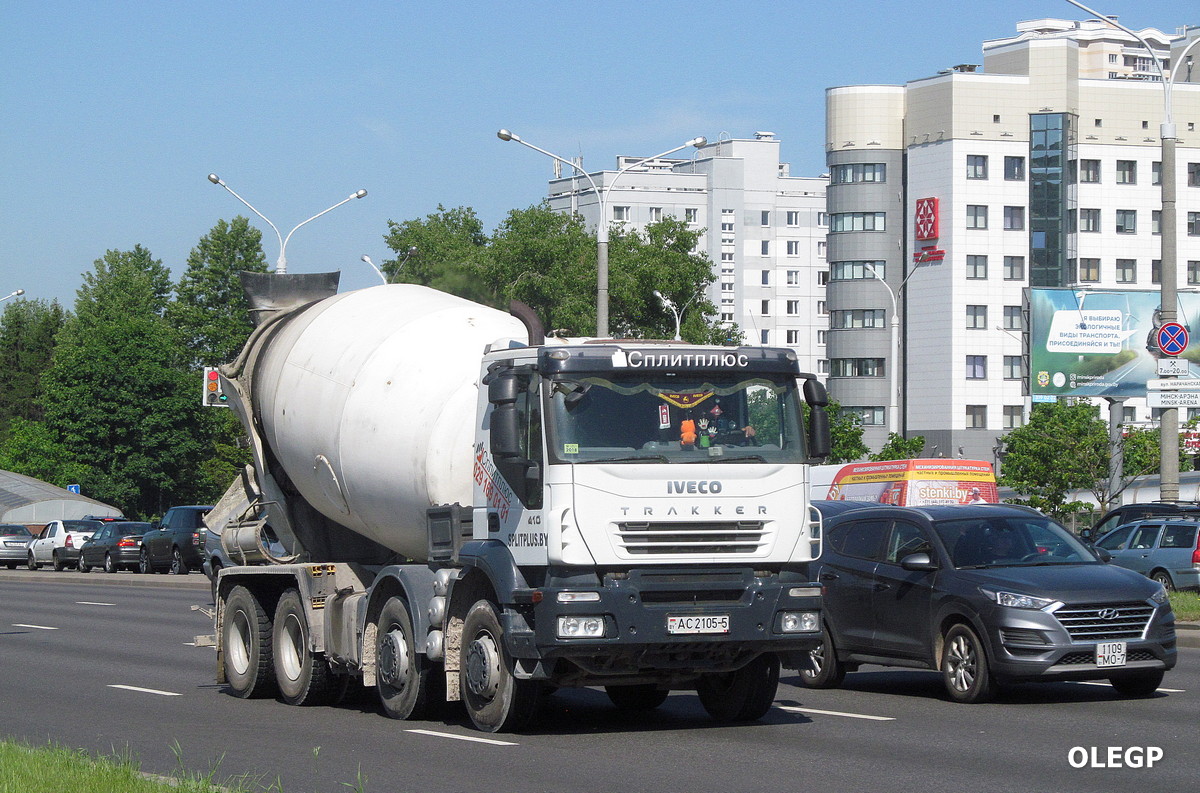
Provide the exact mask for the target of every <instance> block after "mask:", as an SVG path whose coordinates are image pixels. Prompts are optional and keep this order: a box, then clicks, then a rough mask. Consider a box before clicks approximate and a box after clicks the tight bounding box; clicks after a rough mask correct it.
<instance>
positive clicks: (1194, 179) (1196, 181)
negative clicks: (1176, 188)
mask: <svg viewBox="0 0 1200 793" xmlns="http://www.w3.org/2000/svg"><path fill="white" fill-rule="evenodd" d="M1187 174H1188V175H1187V183H1188V187H1200V162H1189V163H1188V164H1187Z"/></svg>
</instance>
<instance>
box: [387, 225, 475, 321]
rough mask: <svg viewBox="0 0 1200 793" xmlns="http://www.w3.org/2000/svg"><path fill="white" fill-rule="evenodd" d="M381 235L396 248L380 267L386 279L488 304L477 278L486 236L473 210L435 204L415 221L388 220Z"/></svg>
mask: <svg viewBox="0 0 1200 793" xmlns="http://www.w3.org/2000/svg"><path fill="white" fill-rule="evenodd" d="M383 239H384V242H386V243H387V246H388V247H389V248H391V249H392V250H393V251H395V252H396V258H394V259H385V260H384V262H383V263H382V264H381V265H380V269H381V270H382V271H383V273H384V275H385V276H386V277H387V279H388V281H389V282H390V283H406V284H420V285H422V286H430V287H433V288H434V289H440V290H442V291H443V292H449V293H451V294H456V295H459V296H460V297H466V298H467V299H469V300H475V301H476V302H482V303H490V302H492V296H491V295H490V294H489V293H488V292H486V291H485V290H481V288H480V283H479V280H478V277H477V272H478V270H479V267H480V265H481V262H482V260H483V259H484V258H485V257H486V256H487V244H488V236H487V234H486V233H485V232H484V230H483V221H481V220H480V219H479V217H478V216H477V215H476V214H475V210H474V209H471V208H470V207H455V208H454V209H446V207H444V206H442V205H441V204H438V208H437V211H436V212H434V213H432V214H430V215H427V216H426V217H424V218H422V219H419V220H405V221H403V222H401V223H396V222H395V221H392V220H389V221H388V233H387V234H385V235H384V238H383Z"/></svg>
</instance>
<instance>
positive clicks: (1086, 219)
mask: <svg viewBox="0 0 1200 793" xmlns="http://www.w3.org/2000/svg"><path fill="white" fill-rule="evenodd" d="M1079 230H1080V231H1100V210H1099V209H1081V210H1079Z"/></svg>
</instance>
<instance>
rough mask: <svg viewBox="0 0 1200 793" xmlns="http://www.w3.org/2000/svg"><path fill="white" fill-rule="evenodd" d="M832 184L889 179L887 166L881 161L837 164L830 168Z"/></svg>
mask: <svg viewBox="0 0 1200 793" xmlns="http://www.w3.org/2000/svg"><path fill="white" fill-rule="evenodd" d="M829 181H830V183H831V184H854V183H855V182H884V181H887V166H886V165H884V164H883V163H881V162H854V163H846V164H844V165H835V166H833V167H832V168H830V169H829Z"/></svg>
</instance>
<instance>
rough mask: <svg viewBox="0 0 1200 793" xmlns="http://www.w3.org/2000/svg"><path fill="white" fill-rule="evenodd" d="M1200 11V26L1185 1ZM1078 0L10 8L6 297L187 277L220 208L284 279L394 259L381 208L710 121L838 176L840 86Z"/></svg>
mask: <svg viewBox="0 0 1200 793" xmlns="http://www.w3.org/2000/svg"><path fill="white" fill-rule="evenodd" d="M1100 3H1101V0H1096V2H1095V3H1093V4H1091V5H1093V7H1096V8H1097V9H1098V10H1100V11H1103V12H1104V13H1109V14H1118V15H1119V16H1120V19H1121V22H1122V23H1123V24H1126V25H1129V26H1131V27H1134V28H1136V29H1140V28H1145V27H1157V28H1160V29H1163V30H1166V31H1168V32H1173V31H1174V30H1175V29H1176V27H1178V26H1180V25H1183V24H1187V23H1190V24H1200V14H1197V13H1195V12H1192V11H1189V10H1188V4H1187V3H1180V2H1179V0H1171V2H1160V1H1159V0H1139V2H1133V1H1132V0H1108V2H1106V3H1104V4H1103V5H1101V4H1100ZM1188 14H1190V15H1191V17H1192V18H1190V19H1188V18H1186V16H1185V15H1188ZM1041 17H1060V18H1071V19H1079V18H1082V17H1083V12H1081V11H1078V10H1077V9H1075V8H1074V7H1073V6H1071V5H1069V4H1068V3H1066V2H1064V0H1037V2H1034V1H1033V0H1008V1H1006V2H992V1H991V0H987V1H984V2H979V1H978V0H976V2H969V1H967V0H910V2H907V3H900V2H886V3H885V2H877V1H875V0H843V1H842V2H829V3H824V2H821V3H817V2H799V1H795V2H769V3H767V2H743V3H730V2H708V0H689V2H674V0H671V1H669V2H666V1H663V0H660V1H659V2H652V3H628V2H576V1H575V0H559V2H541V1H540V0H532V1H530V0H527V1H526V2H521V3H516V2H481V1H479V0H476V1H475V2H471V1H470V0H468V2H460V3H436V2H425V3H413V2H407V1H406V0H394V1H393V2H375V0H361V1H360V2H355V3H330V2H323V3H317V2H308V1H307V0H293V2H271V1H262V2H236V3H235V2H224V0H218V1H209V0H199V1H198V2H191V3H182V2H174V0H160V1H158V2H149V1H148V0H140V1H139V0H130V1H129V2H84V1H83V0H75V2H59V0H7V2H5V3H3V6H2V8H0V74H3V79H0V151H2V152H3V159H4V166H3V181H2V182H0V295H3V294H7V293H9V292H10V291H12V290H13V289H16V288H18V287H20V288H23V289H25V290H26V292H27V296H28V297H31V298H45V299H57V300H59V301H60V302H62V303H63V304H64V305H65V306H67V307H70V306H72V305H73V303H74V298H75V291H76V289H77V288H78V287H79V284H80V274H81V273H83V272H85V271H89V270H90V269H91V268H92V263H93V262H94V261H95V260H96V259H97V258H99V257H101V256H102V255H103V254H104V252H105V251H106V250H109V249H120V250H128V249H130V248H132V247H133V246H134V245H135V244H139V243H140V244H142V245H143V246H145V247H147V248H149V249H150V250H151V251H152V252H153V254H154V255H155V256H156V257H157V258H160V259H162V260H163V262H164V263H165V264H167V265H168V266H169V267H171V268H172V270H173V271H174V273H175V274H176V276H178V275H179V274H180V273H181V272H182V271H183V268H184V266H185V264H186V260H187V255H188V253H189V252H190V251H191V249H192V248H193V247H194V246H195V245H196V243H197V241H198V240H199V239H200V237H202V236H203V235H204V234H206V233H207V232H208V231H209V230H210V229H211V228H212V227H213V225H214V224H215V223H216V222H217V221H218V220H219V219H221V218H225V219H229V218H232V217H233V216H234V215H237V214H244V215H246V216H248V217H250V219H251V221H252V222H253V223H254V224H255V225H256V226H257V227H258V228H260V229H262V230H263V232H264V238H263V242H264V250H265V252H266V254H267V258H268V261H271V262H274V260H275V258H276V256H277V254H278V243H277V242H276V239H275V236H274V233H273V232H272V231H271V230H270V228H269V227H268V226H267V225H266V224H264V223H262V222H261V221H260V220H259V219H258V218H257V217H254V216H253V215H252V214H251V213H250V212H249V210H246V209H245V208H244V207H243V206H242V205H241V204H239V203H238V202H237V201H236V200H235V199H234V198H233V197H232V196H231V195H229V194H228V193H226V192H225V191H224V190H222V189H221V188H219V187H216V186H214V185H212V184H210V183H209V182H208V181H207V180H206V178H205V177H206V176H207V174H209V173H210V172H216V173H217V174H219V175H220V176H221V178H222V179H224V180H225V182H226V183H227V184H228V185H229V186H230V187H231V188H233V189H234V190H235V191H237V192H238V193H240V194H241V195H242V196H243V197H244V198H246V199H247V200H248V201H250V203H252V204H253V205H254V206H256V207H257V208H258V209H259V210H260V211H262V212H263V213H264V214H265V215H266V216H267V217H269V218H271V220H272V221H273V222H274V223H275V225H276V226H278V227H279V228H280V230H281V231H282V233H283V234H284V235H286V234H287V232H288V230H289V229H291V228H292V227H293V226H295V225H296V224H298V223H300V222H301V221H303V220H304V219H305V218H308V217H309V216H311V215H313V214H315V213H317V212H319V211H321V210H322V209H324V208H326V207H328V206H330V205H332V204H334V203H336V202H337V201H340V200H341V199H342V198H345V197H346V196H348V195H350V194H351V193H353V192H354V191H355V190H358V189H359V188H364V189H366V190H368V191H369V195H368V196H367V197H366V198H364V199H362V200H359V201H352V202H350V203H348V204H346V205H344V206H342V207H340V208H338V209H337V210H335V211H333V212H331V213H329V214H328V215H326V216H324V217H321V218H319V219H318V220H315V221H313V222H312V223H310V224H308V225H306V226H304V228H302V229H300V230H299V231H297V232H296V234H295V235H294V236H293V237H292V239H291V241H290V242H289V243H288V248H287V259H288V269H289V271H290V272H319V271H326V270H337V269H341V270H342V272H343V276H342V285H343V289H346V288H358V287H363V286H369V285H371V284H372V283H375V282H377V280H378V279H377V278H376V276H375V275H374V274H373V273H372V272H371V271H370V268H368V267H367V266H366V265H365V264H362V263H361V262H360V261H359V257H360V256H362V255H363V254H369V255H370V256H371V257H372V258H373V259H374V260H375V261H376V262H377V263H378V262H381V261H382V260H383V259H385V258H390V257H391V251H389V250H388V248H387V246H386V245H385V244H384V242H383V236H384V235H385V234H386V232H387V222H388V220H395V221H402V220H406V219H409V218H415V217H423V216H425V215H426V214H428V213H430V212H433V211H435V210H436V208H437V205H438V204H439V203H440V204H443V205H445V206H447V207H453V206H459V205H465V206H471V207H474V208H475V210H476V211H477V212H478V213H479V215H480V217H481V218H482V219H483V221H484V224H485V226H486V227H487V229H488V230H489V231H490V230H491V229H492V228H494V227H495V226H496V224H498V223H499V222H500V221H501V220H502V219H503V217H504V214H505V213H506V212H507V211H508V210H510V209H513V208H524V207H527V206H530V205H531V204H534V203H537V202H538V201H539V200H541V198H542V197H543V196H544V195H545V188H546V180H547V178H548V177H549V176H550V174H551V165H552V164H551V161H550V160H549V159H548V158H545V157H543V156H542V155H539V154H537V153H536V152H533V151H531V150H529V149H527V148H524V147H522V146H518V145H517V144H514V143H504V142H502V141H500V140H498V139H497V138H496V136H495V132H496V130H497V129H499V128H501V127H506V128H509V129H511V130H513V131H514V132H516V133H517V134H519V135H521V136H522V137H523V138H525V139H526V140H528V141H530V142H531V143H535V144H537V145H538V146H541V147H542V148H546V149H549V150H551V151H554V152H556V153H558V154H560V155H562V156H565V157H573V156H577V155H580V154H582V155H583V156H584V157H585V165H586V166H587V167H588V168H589V169H599V168H601V167H604V168H609V167H612V165H613V164H614V162H615V157H616V156H617V155H620V154H637V155H642V156H645V155H650V154H654V153H656V152H658V151H662V150H664V149H667V148H670V147H672V146H675V145H678V144H680V143H682V142H683V141H685V140H687V139H689V138H692V137H694V136H697V135H704V136H706V137H708V138H710V139H714V138H716V137H717V136H719V135H722V134H726V135H729V136H732V137H747V136H750V135H752V134H753V133H754V132H755V131H756V130H770V131H773V132H775V133H776V134H777V135H778V136H779V137H780V139H781V140H782V156H783V159H784V160H786V161H788V162H790V163H792V173H793V174H794V175H797V176H815V175H818V174H820V173H822V172H824V171H825V166H824V151H823V138H824V116H823V114H824V91H825V89H826V88H827V87H830V86H835V85H850V84H858V83H887V84H899V83H903V82H905V81H907V80H911V79H917V78H921V77H926V76H928V75H931V74H934V73H936V72H937V71H938V70H939V69H944V68H947V67H949V66H952V65H954V64H958V63H980V62H981V55H980V44H981V42H983V41H984V40H987V39H994V38H1002V37H1006V36H1009V35H1012V34H1013V33H1014V32H1015V25H1016V23H1017V22H1018V21H1019V20H1025V19H1036V18H1041Z"/></svg>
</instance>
